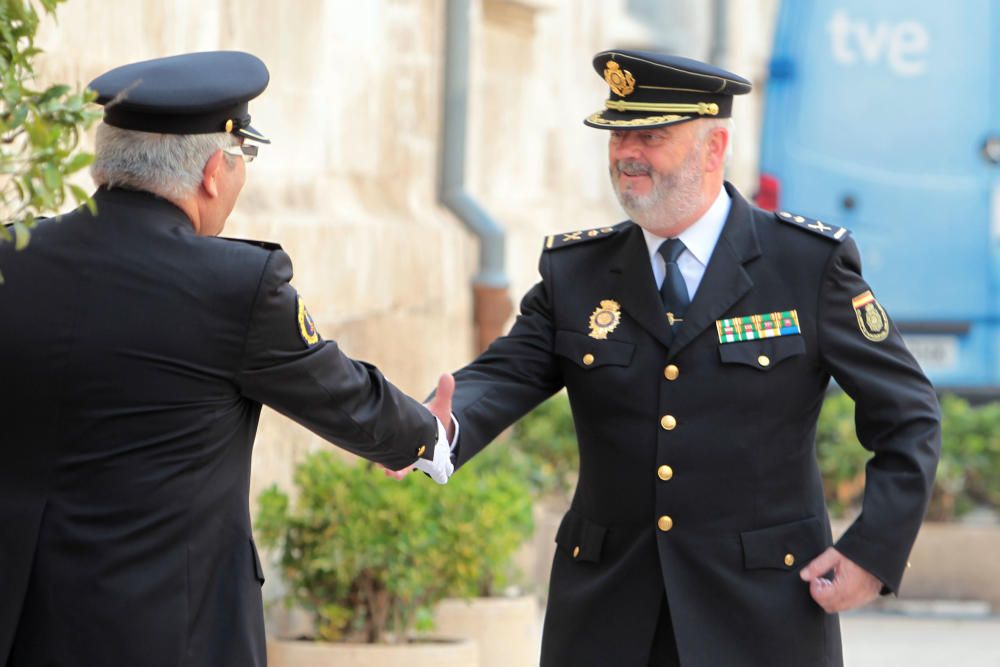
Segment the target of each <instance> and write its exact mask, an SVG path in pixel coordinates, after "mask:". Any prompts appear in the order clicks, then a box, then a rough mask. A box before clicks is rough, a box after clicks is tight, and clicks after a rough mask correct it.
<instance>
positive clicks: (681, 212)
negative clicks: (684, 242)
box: [609, 146, 705, 236]
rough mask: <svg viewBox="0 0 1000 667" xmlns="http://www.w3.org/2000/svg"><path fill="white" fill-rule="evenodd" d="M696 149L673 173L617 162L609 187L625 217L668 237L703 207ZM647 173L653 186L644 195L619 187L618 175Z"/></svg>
mask: <svg viewBox="0 0 1000 667" xmlns="http://www.w3.org/2000/svg"><path fill="white" fill-rule="evenodd" d="M700 148H701V147H700V146H695V147H694V148H692V150H691V152H690V153H689V154H688V155H687V157H686V158H685V159H684V162H683V163H682V164H681V166H680V167H678V168H677V170H676V171H675V172H673V173H660V172H657V171H653V170H652V168H650V166H649V165H647V164H645V163H641V162H637V161H635V160H619V161H617V162H615V163H614V164H612V165H611V168H610V169H609V171H610V173H611V184H612V186H613V187H614V189H615V195H617V197H618V202H619V203H620V204H621V206H622V208H623V209H625V212H626V213H627V214H628V216H629V217H630V218H631V219H632V220H633V221H634V222H635V223H636V224H638V225H639V226H640V227H643V228H645V229H647V230H648V231H650V232H653V233H654V234H657V235H658V236H671V234H670V231H671V230H672V229H674V228H676V227H677V226H678V225H679V224H681V223H682V222H685V221H689V220H690V219H691V216H693V215H694V214H695V213H696V212H697V211H698V210H699V209H700V208H701V207H702V205H703V204H704V201H703V199H704V197H703V195H702V186H703V184H704V180H705V175H704V173H703V172H702V171H701V169H700V168H699V165H698V160H697V157H698V154H699V153H700V150H699V149H700ZM622 171H625V172H627V173H630V174H639V173H647V174H649V176H650V178H651V179H652V180H653V187H652V188H651V189H650V191H649V192H648V193H647V194H645V195H638V194H636V193H634V192H632V191H631V190H630V188H629V187H628V186H626V187H625V189H624V190H622V189H620V188H619V185H618V175H619V174H620V173H621V172H622Z"/></svg>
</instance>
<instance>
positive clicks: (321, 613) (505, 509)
mask: <svg viewBox="0 0 1000 667" xmlns="http://www.w3.org/2000/svg"><path fill="white" fill-rule="evenodd" d="M502 454H503V451H502V448H497V452H496V453H495V454H494V453H484V454H483V456H480V457H477V460H475V461H473V462H471V463H470V464H469V465H468V466H466V467H465V468H463V469H462V470H461V471H460V472H459V473H458V474H456V475H455V476H454V477H452V479H451V480H450V481H449V482H448V484H447V485H446V486H443V487H439V486H437V485H435V484H433V483H432V482H430V481H429V480H427V479H424V478H423V476H422V475H419V474H416V473H414V474H411V475H409V476H408V477H407V478H406V479H404V480H402V481H401V482H397V481H396V480H392V479H388V478H387V477H385V476H384V474H383V473H382V472H381V470H379V469H377V468H375V467H373V466H369V465H352V464H350V463H346V462H344V461H342V460H340V459H339V458H337V457H336V456H335V455H333V454H332V453H330V452H326V451H321V452H316V453H314V454H311V455H309V456H308V457H307V459H306V460H305V461H304V462H303V463H302V464H300V465H299V466H298V468H297V470H296V473H295V486H296V488H297V490H298V498H297V500H296V501H295V502H294V503H291V502H290V501H289V498H288V496H287V495H286V494H285V493H284V492H283V491H280V490H279V489H277V488H276V487H272V488H270V489H268V490H266V491H264V492H263V493H262V494H261V496H260V499H259V500H260V511H259V513H258V516H257V520H256V529H257V534H258V535H259V537H260V541H261V543H262V544H264V545H266V546H269V547H272V548H277V549H279V552H280V562H281V569H282V573H283V575H284V578H285V580H286V582H287V583H288V585H289V589H290V594H289V598H290V601H293V602H296V603H298V604H299V605H301V606H302V607H304V608H305V609H307V610H309V611H312V612H315V614H316V627H315V630H316V636H317V638H319V639H324V640H346V641H365V642H378V641H386V640H388V639H396V640H403V639H405V637H406V634H407V632H408V631H409V630H411V629H413V628H414V627H416V628H417V629H427V626H428V624H429V619H430V617H431V614H430V608H431V607H432V606H433V605H434V604H435V603H437V602H438V601H440V600H441V599H443V598H444V597H449V596H459V595H465V596H472V595H476V594H479V593H483V592H489V591H491V590H494V589H495V588H497V587H500V586H503V585H505V583H506V582H507V580H508V577H509V576H510V575H511V571H510V567H511V566H510V559H511V555H512V554H513V552H514V551H515V550H516V549H517V547H518V546H519V545H520V544H521V543H522V542H523V541H524V540H525V539H526V538H527V537H528V536H529V535H530V534H531V532H532V530H533V523H532V506H531V498H530V493H529V489H528V487H527V485H526V484H525V483H524V482H523V480H522V479H521V478H520V477H519V475H517V474H515V473H514V472H512V470H511V469H510V468H508V467H506V466H504V465H502V461H501V460H500V459H499V458H498V457H501V456H502Z"/></svg>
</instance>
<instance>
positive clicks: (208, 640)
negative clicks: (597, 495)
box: [0, 190, 437, 667]
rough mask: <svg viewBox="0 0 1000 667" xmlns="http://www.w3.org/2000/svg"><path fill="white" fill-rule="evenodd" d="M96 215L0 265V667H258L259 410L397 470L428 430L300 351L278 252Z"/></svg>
mask: <svg viewBox="0 0 1000 667" xmlns="http://www.w3.org/2000/svg"><path fill="white" fill-rule="evenodd" d="M95 199H96V203H97V207H98V213H97V216H96V217H92V216H91V215H90V214H89V213H87V212H85V211H84V212H80V211H77V212H74V213H71V214H68V215H66V216H64V217H63V218H62V220H61V221H55V220H49V221H44V222H41V223H40V224H39V226H38V227H37V229H36V230H35V232H34V233H33V236H32V241H31V244H30V245H29V247H28V248H27V249H26V250H24V251H22V252H14V251H13V248H12V246H11V244H4V245H2V246H0V270H2V271H3V274H4V277H5V279H6V284H5V285H2V286H0V456H2V461H3V463H2V465H0V664H4V665H9V666H11V667H21V666H22V665H25V666H26V665H31V666H36V665H60V666H61V665H67V666H69V665H72V666H76V665H88V666H89V665H92V666H94V667H97V666H99V665H100V666H105V665H106V666H109V667H110V666H116V667H117V666H125V665H130V666H131V665H135V666H139V665H142V666H143V667H153V666H160V665H162V666H163V667H167V666H169V667H176V666H177V665H191V666H195V665H197V666H205V667H217V666H220V665H232V666H234V667H246V666H249V665H263V664H265V661H266V658H265V648H264V628H263V617H262V607H261V592H260V586H261V583H262V581H263V575H262V572H261V566H260V561H259V559H258V556H257V552H256V550H255V548H254V544H253V539H252V537H251V532H250V516H249V510H248V489H249V482H250V454H251V449H252V446H253V440H254V434H255V431H256V428H257V421H258V417H259V415H260V409H261V404H267V405H269V406H271V407H272V408H274V409H275V410H277V411H279V412H281V413H283V414H285V415H286V416H288V417H291V418H292V419H294V420H295V421H297V422H299V423H300V424H302V425H304V426H306V427H307V428H309V429H311V430H312V431H314V432H315V433H317V434H319V435H321V436H323V437H324V438H327V439H329V440H331V441H333V442H335V443H336V444H338V445H340V446H341V447H343V448H345V449H347V450H350V451H352V452H354V453H356V454H359V455H361V456H364V457H366V458H369V459H371V460H374V461H378V462H380V463H382V464H384V465H386V466H388V467H389V468H392V469H399V468H402V467H405V466H407V465H409V464H411V463H413V461H414V460H415V459H416V458H417V454H416V451H417V449H418V448H419V447H420V446H421V445H426V446H427V452H428V455H431V454H432V452H433V445H434V442H435V439H436V434H437V427H436V422H435V420H434V418H433V417H432V416H431V414H430V413H429V412H428V411H427V410H426V409H425V408H423V407H422V406H421V405H420V404H419V403H417V402H415V401H413V400H412V399H410V398H408V397H406V396H405V395H404V394H402V393H401V392H400V391H399V390H397V389H396V388H395V387H393V386H392V385H391V384H390V383H389V382H388V381H387V380H386V379H385V378H384V377H383V376H382V374H381V373H380V372H379V371H378V370H377V369H376V368H374V367H372V366H370V365H367V364H364V363H360V362H357V361H354V360H352V359H350V358H348V357H347V356H345V355H344V354H343V353H342V352H341V351H340V349H339V348H338V347H337V345H336V343H334V342H332V341H322V340H318V338H317V337H314V336H312V335H307V334H312V333H314V332H313V331H312V329H311V328H310V327H309V326H308V323H307V322H303V323H302V324H301V325H300V321H299V318H300V317H304V318H305V319H308V315H307V314H306V313H305V311H304V309H302V310H300V308H299V300H298V295H297V294H296V292H295V290H294V289H293V288H292V287H291V286H290V285H289V280H290V279H291V277H292V266H291V263H290V261H289V259H288V256H287V255H286V254H285V253H284V252H283V251H282V250H281V249H280V248H279V247H278V246H265V247H261V246H258V245H254V244H251V243H243V242H235V241H229V240H225V239H219V238H207V237H200V236H196V235H195V233H194V231H193V228H192V225H191V222H190V221H189V220H188V218H187V217H186V216H185V214H184V213H183V212H181V210H180V209H178V208H176V207H175V206H173V205H172V204H170V203H168V202H166V201H165V200H162V199H159V198H157V197H154V196H153V195H150V194H147V193H142V192H133V191H127V190H110V191H106V190H101V191H99V192H98V193H97V195H96V196H95ZM330 511H331V512H335V511H336V508H335V507H331V508H330Z"/></svg>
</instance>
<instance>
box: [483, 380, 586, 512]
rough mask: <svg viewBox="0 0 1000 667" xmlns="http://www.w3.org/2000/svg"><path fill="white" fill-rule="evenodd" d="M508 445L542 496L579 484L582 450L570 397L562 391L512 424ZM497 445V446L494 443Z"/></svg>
mask: <svg viewBox="0 0 1000 667" xmlns="http://www.w3.org/2000/svg"><path fill="white" fill-rule="evenodd" d="M509 438H510V440H509V442H507V443H505V444H504V447H507V448H510V449H513V450H517V452H518V454H514V455H512V458H513V459H515V460H518V459H521V460H522V463H520V465H521V466H522V469H523V470H525V472H526V474H527V476H528V481H529V483H530V484H531V487H532V489H533V490H534V492H535V494H536V495H538V496H545V495H552V494H557V495H564V496H565V495H568V494H570V493H572V491H573V489H574V487H575V486H576V479H577V475H578V472H579V468H580V451H579V449H578V446H577V442H576V429H575V427H574V425H573V414H572V412H571V411H570V407H569V398H568V397H567V396H566V393H565V392H559V393H558V394H556V395H555V396H553V397H552V398H550V399H549V400H547V401H545V402H544V403H542V404H541V405H539V406H538V407H537V408H535V409H534V410H532V411H531V412H530V413H528V414H527V415H525V416H524V417H523V418H521V420H520V421H518V422H517V423H516V424H514V426H513V427H512V428H511V431H510V436H509ZM494 447H495V446H494Z"/></svg>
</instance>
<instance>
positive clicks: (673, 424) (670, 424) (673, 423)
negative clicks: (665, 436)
mask: <svg viewBox="0 0 1000 667" xmlns="http://www.w3.org/2000/svg"><path fill="white" fill-rule="evenodd" d="M660 426H662V427H663V429H664V430H665V431H673V430H674V429H675V428H677V420H676V419H674V416H673V415H663V419H661V420H660Z"/></svg>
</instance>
